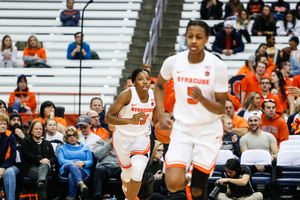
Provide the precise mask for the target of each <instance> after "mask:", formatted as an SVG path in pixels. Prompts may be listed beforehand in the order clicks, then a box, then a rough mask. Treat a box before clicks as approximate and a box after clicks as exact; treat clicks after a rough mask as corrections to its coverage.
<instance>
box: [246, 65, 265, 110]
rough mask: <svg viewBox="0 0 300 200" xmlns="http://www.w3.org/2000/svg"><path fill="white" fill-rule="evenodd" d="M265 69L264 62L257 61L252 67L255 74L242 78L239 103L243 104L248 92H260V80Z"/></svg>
mask: <svg viewBox="0 0 300 200" xmlns="http://www.w3.org/2000/svg"><path fill="white" fill-rule="evenodd" d="M266 69H267V65H266V63H263V62H259V63H257V65H256V66H255V67H254V71H255V74H254V75H249V76H246V77H245V78H244V79H243V80H242V83H241V84H242V86H241V104H242V106H244V105H245V100H246V99H247V97H248V94H249V93H250V92H260V90H261V89H260V84H259V83H260V80H261V79H262V77H263V75H264V74H265V72H266Z"/></svg>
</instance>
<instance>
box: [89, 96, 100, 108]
mask: <svg viewBox="0 0 300 200" xmlns="http://www.w3.org/2000/svg"><path fill="white" fill-rule="evenodd" d="M94 100H100V101H101V104H102V106H103V101H102V99H101V98H100V97H94V98H92V99H91V102H90V106H91V105H92V103H93V101H94Z"/></svg>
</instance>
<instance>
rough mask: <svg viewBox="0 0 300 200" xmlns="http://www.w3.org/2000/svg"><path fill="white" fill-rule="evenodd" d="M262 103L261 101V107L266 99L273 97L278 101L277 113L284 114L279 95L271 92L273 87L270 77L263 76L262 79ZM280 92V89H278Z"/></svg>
mask: <svg viewBox="0 0 300 200" xmlns="http://www.w3.org/2000/svg"><path fill="white" fill-rule="evenodd" d="M260 88H261V91H260V96H261V99H260V103H259V107H260V108H261V107H262V103H263V102H264V100H265V99H273V100H274V101H275V103H276V114H278V115H279V116H282V115H283V109H282V106H281V103H280V100H279V97H278V95H277V96H276V95H274V94H273V93H272V92H270V89H271V80H270V79H269V78H266V77H264V78H262V79H261V80H260ZM277 92H278V91H277Z"/></svg>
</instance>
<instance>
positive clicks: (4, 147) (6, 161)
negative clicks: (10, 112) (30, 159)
mask: <svg viewBox="0 0 300 200" xmlns="http://www.w3.org/2000/svg"><path fill="white" fill-rule="evenodd" d="M8 125H9V118H8V116H7V115H6V114H4V113H0V144H1V145H0V179H3V184H4V190H5V196H6V199H7V200H15V199H16V198H15V191H16V184H17V182H16V176H17V174H18V173H19V169H18V168H17V167H16V166H14V165H13V164H14V163H15V159H16V138H15V135H14V134H12V133H11V132H10V131H9V130H7V127H8Z"/></svg>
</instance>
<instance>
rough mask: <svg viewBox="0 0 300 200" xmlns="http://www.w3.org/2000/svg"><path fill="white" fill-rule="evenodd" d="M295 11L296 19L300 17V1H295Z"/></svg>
mask: <svg viewBox="0 0 300 200" xmlns="http://www.w3.org/2000/svg"><path fill="white" fill-rule="evenodd" d="M295 11H296V16H297V19H300V2H298V3H297V5H296V9H295Z"/></svg>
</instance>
